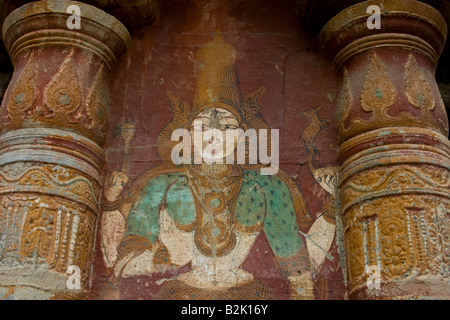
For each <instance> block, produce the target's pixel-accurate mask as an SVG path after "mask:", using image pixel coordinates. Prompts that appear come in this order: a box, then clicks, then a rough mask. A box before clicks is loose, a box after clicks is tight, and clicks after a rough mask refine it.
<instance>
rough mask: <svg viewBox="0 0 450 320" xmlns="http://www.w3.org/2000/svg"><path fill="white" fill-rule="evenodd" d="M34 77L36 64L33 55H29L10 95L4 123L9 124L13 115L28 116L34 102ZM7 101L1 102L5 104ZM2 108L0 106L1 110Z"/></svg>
mask: <svg viewBox="0 0 450 320" xmlns="http://www.w3.org/2000/svg"><path fill="white" fill-rule="evenodd" d="M36 76H37V63H36V62H35V58H34V54H33V53H31V54H30V57H29V58H28V61H27V63H26V65H25V67H24V69H23V70H22V72H21V73H20V75H19V77H18V79H17V81H16V85H15V86H14V88H13V90H12V91H11V94H10V99H9V103H8V104H7V107H6V109H7V113H8V114H7V116H6V118H5V121H6V122H11V121H12V120H13V118H14V115H15V114H20V115H22V116H26V115H27V114H30V112H31V110H32V108H33V106H34V103H35V101H36ZM6 101H7V99H4V100H3V103H6ZM3 108H4V106H2V109H3Z"/></svg>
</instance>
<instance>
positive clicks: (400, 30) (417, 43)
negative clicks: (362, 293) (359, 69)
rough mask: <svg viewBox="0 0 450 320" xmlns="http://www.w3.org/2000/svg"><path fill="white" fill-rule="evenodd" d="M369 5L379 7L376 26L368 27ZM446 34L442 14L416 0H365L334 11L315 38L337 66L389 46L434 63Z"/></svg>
mask: <svg viewBox="0 0 450 320" xmlns="http://www.w3.org/2000/svg"><path fill="white" fill-rule="evenodd" d="M371 5H376V6H378V7H379V8H380V12H381V15H380V29H369V28H368V27H367V21H368V19H369V18H370V16H371V15H372V14H373V13H372V12H369V13H367V9H368V8H369V6H371ZM446 37H447V24H446V22H445V19H444V18H443V17H442V15H441V14H440V13H439V11H437V10H436V9H434V8H433V7H431V6H430V5H428V4H425V3H423V2H419V1H416V0H404V1H394V0H383V1H375V0H374V1H365V2H361V3H358V4H355V5H353V6H350V7H348V8H347V9H345V10H343V11H341V12H340V13H338V14H337V15H336V16H335V17H333V18H332V19H331V20H330V21H328V23H327V24H326V25H325V26H324V27H323V29H322V30H321V32H320V35H319V41H320V42H321V44H322V47H323V49H324V50H325V52H326V53H327V54H328V55H329V57H330V58H331V59H332V61H333V63H334V65H335V66H336V67H337V68H338V69H340V68H341V67H343V66H345V65H346V64H347V63H351V61H350V62H349V61H348V60H351V59H352V58H353V57H355V56H358V55H359V54H361V53H363V52H366V51H371V50H374V49H379V50H382V48H386V49H387V50H391V49H392V48H393V47H399V48H404V49H407V50H411V51H415V52H417V53H419V54H421V55H424V56H425V57H427V58H428V59H429V60H430V62H431V63H432V64H433V65H434V66H435V65H436V64H437V60H438V59H439V56H440V55H441V53H442V50H443V48H444V45H445V39H446Z"/></svg>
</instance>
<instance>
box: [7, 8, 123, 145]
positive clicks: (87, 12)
mask: <svg viewBox="0 0 450 320" xmlns="http://www.w3.org/2000/svg"><path fill="white" fill-rule="evenodd" d="M71 5H76V6H78V7H79V8H80V20H79V22H80V28H79V29H69V28H68V26H67V24H68V19H69V18H70V16H71V14H70V13H67V9H68V8H69V6H71ZM3 38H4V42H5V45H6V48H7V50H8V52H9V55H10V57H11V60H12V62H13V64H14V66H15V73H14V76H13V78H12V81H11V84H10V86H9V90H8V91H7V93H6V95H5V98H4V101H3V102H4V103H3V104H4V107H3V108H2V110H1V111H0V116H1V117H2V118H3V120H4V121H2V124H1V125H0V130H1V131H2V132H6V131H9V130H14V129H19V128H25V127H32V128H36V127H47V126H49V125H51V126H54V125H57V126H58V127H59V128H67V129H68V130H70V131H75V132H77V133H80V134H82V135H84V136H86V137H88V138H90V139H92V140H93V141H95V142H96V143H97V144H99V145H102V144H103V141H104V133H105V130H106V121H107V92H106V91H107V89H106V88H105V87H104V84H105V79H106V77H107V75H108V73H109V71H110V69H111V68H112V67H113V66H114V64H115V62H116V60H117V58H118V57H119V56H120V55H121V54H122V53H123V52H124V51H125V50H126V49H127V47H128V46H129V45H130V42H131V38H130V36H129V34H128V31H127V29H126V28H125V27H124V26H123V25H122V24H121V23H120V22H119V21H118V20H117V19H116V18H114V17H112V16H110V15H108V14H106V13H105V12H103V11H102V10H100V9H97V8H95V7H92V6H90V5H87V4H84V3H81V2H74V1H38V2H33V3H29V4H26V5H24V6H22V7H20V8H18V9H16V10H15V11H13V12H12V13H11V14H10V15H9V16H8V17H7V18H6V20H5V23H4V24H3Z"/></svg>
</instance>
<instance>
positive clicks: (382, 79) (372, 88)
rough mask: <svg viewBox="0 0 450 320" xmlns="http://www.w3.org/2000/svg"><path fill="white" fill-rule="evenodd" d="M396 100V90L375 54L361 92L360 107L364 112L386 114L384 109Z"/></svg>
mask: <svg viewBox="0 0 450 320" xmlns="http://www.w3.org/2000/svg"><path fill="white" fill-rule="evenodd" d="M396 101H397V90H396V89H395V87H394V85H393V84H392V82H391V80H390V79H389V76H388V73H387V71H386V69H385V68H384V67H383V66H382V65H381V62H380V60H379V59H378V57H377V55H376V54H374V55H373V56H372V60H371V62H370V66H369V69H368V71H367V75H366V78H365V80H364V85H363V90H362V93H361V107H362V109H363V110H364V111H366V112H374V113H375V114H376V115H383V116H386V109H388V108H389V107H392V106H393V105H394V104H395V102H396Z"/></svg>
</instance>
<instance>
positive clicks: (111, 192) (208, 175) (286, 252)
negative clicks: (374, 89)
mask: <svg viewBox="0 0 450 320" xmlns="http://www.w3.org/2000/svg"><path fill="white" fill-rule="evenodd" d="M235 60H236V52H235V49H234V48H233V47H232V46H231V45H230V44H228V43H226V42H225V41H224V40H223V37H222V35H220V34H216V35H215V37H214V39H213V40H212V41H211V42H210V43H207V44H206V45H205V46H204V47H203V48H201V49H200V50H199V52H198V61H199V64H200V66H201V68H200V70H199V75H198V78H197V92H196V97H195V101H194V104H193V106H192V107H191V106H189V105H188V104H187V103H184V102H182V101H180V100H178V99H177V98H175V97H174V95H173V94H171V93H169V97H170V100H171V107H172V114H173V119H172V121H171V122H170V123H169V124H167V125H166V126H165V128H164V129H163V130H162V131H161V133H160V135H159V138H158V141H157V146H158V153H159V156H160V158H161V161H162V164H161V165H160V166H158V167H155V168H150V169H149V170H147V171H146V172H144V173H143V174H141V175H140V176H139V177H138V178H137V179H135V181H129V180H130V179H129V177H128V174H127V172H123V171H122V172H118V171H116V172H114V173H113V174H112V177H111V180H110V183H109V187H108V188H107V190H106V194H105V208H106V209H105V211H104V212H103V216H102V223H101V225H102V230H101V235H102V241H101V245H102V252H103V258H104V262H105V264H106V266H107V267H108V274H107V275H106V276H105V277H107V278H108V279H109V281H110V283H111V286H112V287H114V288H115V289H116V290H117V291H120V282H121V281H123V279H127V278H130V277H139V276H152V275H155V274H158V273H161V272H165V271H167V270H169V269H171V270H182V271H180V272H177V273H174V274H175V275H174V276H173V277H171V278H170V279H165V280H164V281H163V283H162V285H161V286H160V287H159V288H158V292H156V293H155V294H154V298H155V299H161V300H166V299H167V300H169V299H176V300H182V299H189V300H195V299H220V300H226V299H235V300H249V299H257V300H264V299H276V295H275V294H274V292H273V291H272V290H271V288H270V286H268V285H267V284H265V283H264V282H263V281H261V280H259V279H257V278H256V277H255V275H254V274H252V272H251V271H249V270H246V269H245V268H244V267H243V265H244V262H245V260H246V258H247V257H248V255H249V253H250V252H251V251H252V250H255V241H256V239H257V238H258V236H260V235H261V234H264V236H265V237H266V238H267V242H268V244H269V246H270V250H271V251H272V252H273V256H274V257H275V261H276V263H277V265H278V267H279V269H280V270H281V271H282V272H283V274H284V275H285V276H286V278H287V279H288V282H289V293H290V296H289V298H291V299H313V298H314V293H313V280H312V272H313V271H314V270H315V269H317V268H318V267H319V266H320V265H321V264H322V263H323V261H324V260H325V259H326V257H327V254H328V250H329V249H330V246H331V244H332V241H333V239H334V235H335V222H334V202H333V199H334V198H333V197H334V192H335V191H334V190H335V183H336V174H335V173H333V172H334V171H333V170H332V168H327V169H324V170H316V169H314V168H313V167H311V170H315V171H314V172H313V174H314V175H315V178H316V180H317V181H318V182H319V183H320V185H321V186H323V188H324V189H325V190H326V191H327V194H328V196H327V197H326V198H327V199H328V200H329V201H328V202H327V203H328V204H327V205H323V206H322V210H323V212H321V213H319V214H318V215H317V216H318V217H319V218H316V219H313V215H311V213H310V212H309V209H308V204H307V202H306V200H305V198H304V196H303V194H302V192H301V189H300V187H299V186H298V185H297V183H296V181H295V180H294V179H293V178H292V177H290V176H289V174H288V173H287V172H286V171H284V170H283V169H282V168H279V169H278V171H277V173H276V174H273V175H263V174H261V170H260V169H261V168H262V167H264V166H265V165H262V164H260V163H256V164H250V163H245V164H241V163H239V164H238V163H233V164H230V163H226V162H225V161H216V162H212V163H206V162H203V163H201V164H195V163H181V164H175V163H174V162H173V150H174V148H175V147H176V146H177V145H178V144H179V141H173V139H172V133H173V132H174V130H176V129H180V128H181V129H186V130H187V131H188V132H190V133H191V135H192V136H195V133H196V130H201V131H202V130H205V129H211V130H218V131H221V132H222V133H223V136H226V134H225V133H226V131H227V130H230V129H231V130H234V129H242V131H243V132H246V131H247V130H249V129H254V130H255V132H256V133H257V136H258V137H257V138H258V139H261V137H260V136H259V134H258V132H260V131H261V130H267V131H268V132H269V136H268V138H267V141H266V142H268V145H269V146H270V145H271V143H272V144H273V143H274V141H271V136H270V129H271V128H270V127H269V125H268V124H267V123H266V122H265V121H264V119H263V118H262V116H261V114H260V112H259V108H260V104H261V103H260V102H261V97H262V94H263V92H264V89H260V90H258V91H257V92H256V93H254V94H252V95H249V96H248V97H246V98H242V96H241V91H240V87H239V79H238V74H237V71H236V69H235V67H234V63H235ZM319 129H320V128H319ZM306 133H307V132H305V136H306ZM317 133H318V132H315V133H313V134H312V135H313V136H311V137H309V138H308V139H309V140H311V141H312V140H313V138H315V136H316V135H317ZM247 138H248V137H247ZM237 139H239V137H238V138H237ZM244 139H245V137H244ZM305 139H306V138H305ZM194 140H195V139H194ZM204 140H205V139H202V140H201V141H200V146H201V148H199V147H198V145H197V146H194V147H192V148H188V149H183V151H182V152H186V150H189V151H190V152H192V155H193V158H195V154H196V153H201V152H202V150H203V149H206V148H208V146H211V145H213V147H214V146H216V145H217V144H218V143H220V141H217V139H209V140H206V141H204ZM194 142H195V141H194ZM199 149H200V150H199ZM250 149H251V147H249V146H247V147H246V149H245V150H244V152H245V157H246V158H247V159H248V157H249V154H251V153H252V150H250ZM269 149H270V148H269ZM212 150H216V149H214V148H212ZM308 150H311V146H310V148H309V149H308ZM221 151H224V152H220V153H219V154H220V157H223V158H225V157H227V156H229V152H230V150H229V149H223V150H221ZM232 152H234V153H236V157H235V159H236V158H237V152H238V150H236V149H232ZM126 155H127V153H126ZM179 155H180V156H186V154H184V155H183V154H179ZM210 156H211V157H212V158H214V159H215V160H217V158H218V156H217V155H216V154H215V153H214V152H213V153H212V154H210ZM321 174H324V175H325V176H326V177H321V176H320V175H321ZM316 176H317V177H316ZM305 225H308V228H306V229H307V230H308V232H302V231H301V230H305V228H302V227H304V226H305ZM143 298H146V297H143Z"/></svg>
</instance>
